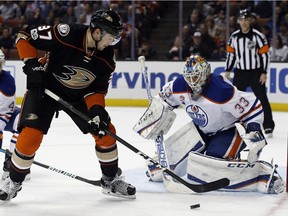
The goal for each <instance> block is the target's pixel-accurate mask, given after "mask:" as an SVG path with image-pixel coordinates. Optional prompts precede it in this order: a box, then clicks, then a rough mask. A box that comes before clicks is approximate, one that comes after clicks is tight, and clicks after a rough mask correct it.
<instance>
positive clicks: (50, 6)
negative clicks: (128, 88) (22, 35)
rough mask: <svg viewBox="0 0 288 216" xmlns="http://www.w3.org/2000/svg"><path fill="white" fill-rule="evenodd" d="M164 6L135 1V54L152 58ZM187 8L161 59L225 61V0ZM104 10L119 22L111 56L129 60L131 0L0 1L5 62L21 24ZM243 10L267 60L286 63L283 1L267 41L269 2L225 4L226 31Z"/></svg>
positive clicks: (80, 18)
mask: <svg viewBox="0 0 288 216" xmlns="http://www.w3.org/2000/svg"><path fill="white" fill-rule="evenodd" d="M167 4H169V2H168V1H135V31H134V36H135V46H134V47H135V52H136V54H138V55H140V54H141V55H145V56H146V57H148V58H149V59H150V60H153V57H154V56H156V55H157V50H155V49H153V46H151V44H150V43H149V40H150V37H151V33H153V29H155V28H157V27H158V26H159V23H160V22H161V18H162V17H163V16H165V9H166V7H167ZM191 4H192V2H191ZM193 5H194V6H193V9H192V11H191V14H190V17H186V18H185V17H184V18H183V32H182V39H183V40H182V44H179V36H178V32H174V33H173V32H171V34H172V35H175V39H174V41H173V43H172V44H171V45H170V44H169V41H167V43H168V44H167V55H166V56H165V59H163V60H182V59H185V58H186V57H187V56H189V55H190V54H191V53H192V52H193V53H194V54H200V55H202V56H204V57H206V58H207V59H208V60H225V58H226V50H225V46H226V42H227V41H226V40H227V38H226V20H227V19H226V1H223V0H217V1H193ZM108 7H110V8H112V9H115V10H117V11H118V13H119V14H120V15H121V17H122V18H123V23H124V31H123V35H122V40H121V43H118V44H117V45H116V46H115V51H116V52H115V53H116V58H117V59H118V60H127V59H130V57H131V56H130V55H131V35H133V34H132V32H131V31H132V21H133V16H132V2H131V1H109V0H102V1H71V0H70V1H51V0H43V1H40V0H35V1H25V0H21V1H0V47H1V49H2V50H3V52H4V53H5V54H6V57H7V59H13V58H15V56H12V52H10V50H15V49H16V48H15V37H16V35H17V32H18V31H19V30H20V29H21V28H23V26H24V25H26V24H28V25H42V24H43V25H55V24H58V23H67V24H71V23H81V24H85V25H89V23H90V19H91V15H92V13H93V12H94V11H96V10H98V9H101V8H108ZM243 8H248V9H250V11H251V12H252V14H253V18H254V21H255V27H256V28H257V29H258V30H259V31H261V32H262V33H264V34H265V35H266V37H267V39H268V41H269V42H270V44H271V48H270V51H271V56H272V59H271V60H274V61H287V60H288V59H287V58H288V57H287V56H288V54H287V53H288V47H287V44H288V41H287V38H288V1H285V0H282V1H277V3H276V11H275V13H276V32H277V35H276V37H275V38H274V41H273V40H272V25H273V20H272V15H273V12H272V1H230V17H229V23H230V26H229V31H230V33H232V32H233V31H235V29H237V28H238V24H237V14H238V12H239V10H240V9H243ZM235 15H236V16H235ZM272 43H273V46H272ZM169 46H170V48H169ZM180 47H181V49H180ZM180 50H182V53H181V54H182V59H179V56H180V55H179V51H180ZM272 53H273V55H272ZM9 54H10V55H9Z"/></svg>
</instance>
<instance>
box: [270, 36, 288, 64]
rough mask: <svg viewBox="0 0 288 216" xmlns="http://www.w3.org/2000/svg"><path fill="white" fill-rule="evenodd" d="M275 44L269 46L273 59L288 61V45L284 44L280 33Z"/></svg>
mask: <svg viewBox="0 0 288 216" xmlns="http://www.w3.org/2000/svg"><path fill="white" fill-rule="evenodd" d="M274 46H275V47H273V46H271V47H270V48H269V52H270V56H271V61H287V60H288V46H287V45H284V44H283V42H282V38H281V36H280V35H279V34H277V35H276V38H275V41H274Z"/></svg>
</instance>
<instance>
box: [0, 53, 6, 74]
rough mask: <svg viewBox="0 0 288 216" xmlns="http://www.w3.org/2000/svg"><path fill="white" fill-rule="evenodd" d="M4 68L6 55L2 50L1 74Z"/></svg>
mask: <svg viewBox="0 0 288 216" xmlns="http://www.w3.org/2000/svg"><path fill="white" fill-rule="evenodd" d="M4 66H5V55H4V53H3V51H2V50H1V49H0V73H1V72H2V70H3V68H4Z"/></svg>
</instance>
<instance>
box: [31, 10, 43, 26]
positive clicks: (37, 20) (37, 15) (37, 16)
mask: <svg viewBox="0 0 288 216" xmlns="http://www.w3.org/2000/svg"><path fill="white" fill-rule="evenodd" d="M41 12H42V9H41V8H40V7H37V8H36V9H35V10H34V11H33V12H32V16H30V17H29V18H28V19H27V24H28V25H43V24H45V19H43V18H42V16H41Z"/></svg>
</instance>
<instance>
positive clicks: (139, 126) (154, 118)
mask: <svg viewBox="0 0 288 216" xmlns="http://www.w3.org/2000/svg"><path fill="white" fill-rule="evenodd" d="M175 118H176V113H175V112H173V111H172V110H170V109H169V108H168V107H167V106H165V105H164V104H163V103H162V102H161V101H159V100H157V99H156V98H155V97H153V99H152V101H151V103H150V105H149V107H148V108H147V110H146V111H145V113H144V114H143V116H142V117H141V118H140V120H139V121H138V122H137V123H136V124H135V126H134V127H133V130H134V131H136V132H137V133H138V134H140V135H141V136H142V137H143V138H144V139H156V137H157V136H158V134H159V133H160V131H163V134H167V133H168V131H169V129H170V128H171V126H172V124H173V123H174V121H175Z"/></svg>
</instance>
